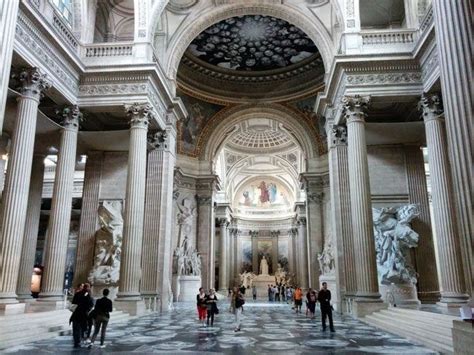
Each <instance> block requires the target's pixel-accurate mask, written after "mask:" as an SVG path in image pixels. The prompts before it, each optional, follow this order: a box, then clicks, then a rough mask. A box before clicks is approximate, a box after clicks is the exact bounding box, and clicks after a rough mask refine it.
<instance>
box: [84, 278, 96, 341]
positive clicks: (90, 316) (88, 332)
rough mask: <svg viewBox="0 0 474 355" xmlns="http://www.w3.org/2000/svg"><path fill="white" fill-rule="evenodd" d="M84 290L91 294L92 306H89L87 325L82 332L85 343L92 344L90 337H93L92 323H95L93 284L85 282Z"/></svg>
mask: <svg viewBox="0 0 474 355" xmlns="http://www.w3.org/2000/svg"><path fill="white" fill-rule="evenodd" d="M83 288H84V291H85V292H86V294H89V295H90V296H91V299H92V306H91V307H90V308H89V310H88V313H87V327H86V329H84V331H83V334H82V339H83V341H84V343H86V344H88V343H89V344H90V342H91V341H90V338H91V333H92V325H93V324H94V314H93V313H94V312H93V308H94V302H95V301H94V298H93V297H92V291H91V285H90V284H89V283H85V284H84V286H83Z"/></svg>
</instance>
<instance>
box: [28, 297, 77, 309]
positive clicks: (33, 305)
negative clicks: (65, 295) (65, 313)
mask: <svg viewBox="0 0 474 355" xmlns="http://www.w3.org/2000/svg"><path fill="white" fill-rule="evenodd" d="M68 306H69V302H68V301H64V300H62V301H56V300H49V299H41V298H38V299H37V300H36V301H35V302H29V304H28V311H29V312H48V311H57V310H59V309H66V308H67V307H68Z"/></svg>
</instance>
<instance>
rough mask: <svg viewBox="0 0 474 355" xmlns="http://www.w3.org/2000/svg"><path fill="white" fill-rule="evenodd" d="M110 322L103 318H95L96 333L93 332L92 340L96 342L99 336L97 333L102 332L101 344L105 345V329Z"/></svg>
mask: <svg viewBox="0 0 474 355" xmlns="http://www.w3.org/2000/svg"><path fill="white" fill-rule="evenodd" d="M108 323H109V321H108V320H103V319H100V318H99V319H95V320H94V334H92V339H91V341H92V342H94V341H95V338H97V334H99V330H100V331H101V332H100V345H104V340H105V331H106V330H107V324H108Z"/></svg>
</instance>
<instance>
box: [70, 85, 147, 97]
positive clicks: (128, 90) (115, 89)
mask: <svg viewBox="0 0 474 355" xmlns="http://www.w3.org/2000/svg"><path fill="white" fill-rule="evenodd" d="M147 92H148V85H147V84H145V83H143V84H96V85H81V86H79V95H81V96H110V95H127V94H134V95H136V94H147Z"/></svg>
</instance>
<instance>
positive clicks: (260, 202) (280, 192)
mask: <svg viewBox="0 0 474 355" xmlns="http://www.w3.org/2000/svg"><path fill="white" fill-rule="evenodd" d="M238 196H239V201H238V205H239V207H249V208H252V207H258V208H278V207H286V206H289V205H290V199H289V194H288V191H287V190H286V189H285V188H283V187H282V185H281V184H280V183H279V182H277V181H274V180H270V179H261V180H255V181H254V182H252V183H250V184H247V185H246V186H244V187H243V188H241V189H240V195H238Z"/></svg>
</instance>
